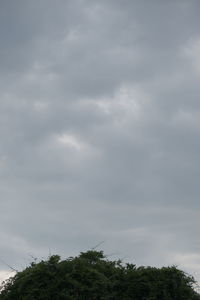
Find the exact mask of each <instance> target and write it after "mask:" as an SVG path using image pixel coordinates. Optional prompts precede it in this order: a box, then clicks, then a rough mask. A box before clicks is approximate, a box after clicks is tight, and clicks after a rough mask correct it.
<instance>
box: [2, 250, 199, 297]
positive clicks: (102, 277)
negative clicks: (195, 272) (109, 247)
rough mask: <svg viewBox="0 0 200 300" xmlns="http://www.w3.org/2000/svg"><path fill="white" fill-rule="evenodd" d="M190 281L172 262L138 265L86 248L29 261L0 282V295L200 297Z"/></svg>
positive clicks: (192, 279) (193, 283)
mask: <svg viewBox="0 0 200 300" xmlns="http://www.w3.org/2000/svg"><path fill="white" fill-rule="evenodd" d="M194 286H195V280H194V278H193V277H191V276H189V275H187V274H186V273H185V272H183V271H182V270H179V269H178V268H177V267H176V266H171V267H162V268H155V267H144V266H140V267H137V266H136V265H134V264H130V263H127V264H123V263H122V261H121V260H115V261H111V260H109V259H108V258H107V257H106V256H105V255H104V253H103V252H102V251H95V250H89V251H87V252H81V253H80V255H78V256H76V257H69V258H67V259H64V260H61V258H60V256H59V255H51V256H50V257H49V258H48V259H47V260H42V261H40V262H36V261H34V262H32V263H31V264H30V266H29V267H27V268H25V269H24V270H23V271H20V272H17V273H16V275H15V276H14V277H11V278H10V279H8V280H7V281H5V282H4V283H3V284H2V286H1V288H0V300H78V299H80V300H118V299H120V300H129V299H130V300H131V299H133V300H200V295H199V294H198V293H197V292H196V291H195V289H194Z"/></svg>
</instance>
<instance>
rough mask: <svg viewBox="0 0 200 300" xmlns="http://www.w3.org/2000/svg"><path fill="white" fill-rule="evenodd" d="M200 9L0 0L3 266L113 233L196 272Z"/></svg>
mask: <svg viewBox="0 0 200 300" xmlns="http://www.w3.org/2000/svg"><path fill="white" fill-rule="evenodd" d="M199 14H200V2H199V1H198V0H190V1H189V0H168V1H162V0H99V1H98V0H56V1H55V0H36V1H35V0H17V1H12V0H1V1H0V260H1V262H0V275H1V274H5V272H9V268H8V267H7V266H6V263H7V264H9V265H11V266H12V267H14V268H16V269H22V268H23V267H25V266H26V265H27V264H28V263H29V262H30V261H31V260H32V258H31V256H34V257H39V258H41V257H47V256H48V255H49V253H56V254H61V255H62V257H68V256H70V255H77V254H78V253H79V252H80V251H85V250H88V249H89V248H91V247H94V246H95V245H96V244H98V243H99V242H101V241H104V243H103V244H102V245H101V246H100V247H99V249H103V250H104V251H105V253H106V254H111V253H112V254H113V253H114V255H112V256H111V257H112V258H114V259H115V258H124V259H125V261H129V262H133V263H136V264H137V265H153V266H162V265H171V264H177V265H178V266H179V267H180V268H181V269H184V270H186V271H188V272H190V273H192V274H193V275H195V277H198V276H200V275H199V274H200V251H199V250H200V240H199V228H200V215H199V213H200V212H199V209H200V199H199V196H200V98H199V95H200V18H199ZM199 278H200V277H199Z"/></svg>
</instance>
